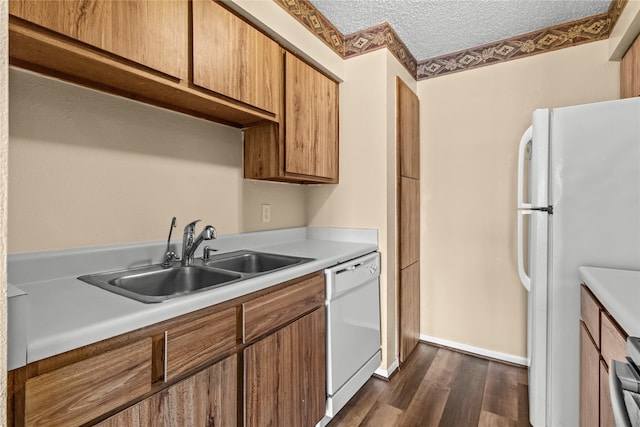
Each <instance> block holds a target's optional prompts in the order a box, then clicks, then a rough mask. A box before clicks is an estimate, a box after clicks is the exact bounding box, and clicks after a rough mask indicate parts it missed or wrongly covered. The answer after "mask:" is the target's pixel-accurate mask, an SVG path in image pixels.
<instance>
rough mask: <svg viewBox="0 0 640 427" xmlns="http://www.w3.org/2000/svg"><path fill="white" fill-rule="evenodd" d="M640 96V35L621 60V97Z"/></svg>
mask: <svg viewBox="0 0 640 427" xmlns="http://www.w3.org/2000/svg"><path fill="white" fill-rule="evenodd" d="M634 96H640V37H638V38H636V40H635V41H634V42H633V44H632V45H631V47H629V50H627V53H625V55H624V57H623V58H622V61H621V62H620V98H631V97H634Z"/></svg>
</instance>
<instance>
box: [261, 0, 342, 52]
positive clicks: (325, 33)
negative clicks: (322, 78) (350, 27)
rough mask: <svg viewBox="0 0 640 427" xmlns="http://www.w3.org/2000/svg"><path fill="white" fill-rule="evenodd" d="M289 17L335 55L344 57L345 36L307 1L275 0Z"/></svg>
mask: <svg viewBox="0 0 640 427" xmlns="http://www.w3.org/2000/svg"><path fill="white" fill-rule="evenodd" d="M273 1H274V2H276V3H277V4H278V5H279V6H280V7H281V8H283V9H284V10H286V11H287V12H288V13H289V15H291V16H293V17H294V18H296V20H297V21H298V22H300V23H301V24H302V25H304V26H305V27H307V29H308V30H309V31H311V32H312V33H313V34H315V35H316V37H318V38H319V39H320V40H322V41H323V42H324V43H325V44H326V45H327V46H329V47H330V48H331V49H333V51H334V52H335V53H337V54H338V55H340V56H342V57H344V36H343V35H342V33H341V32H340V31H338V29H337V28H336V27H335V26H334V25H333V24H332V23H331V22H330V21H329V20H328V19H327V18H326V17H325V16H324V15H323V14H322V13H320V11H319V10H318V9H316V8H315V6H314V5H312V4H311V3H309V1H307V0H273Z"/></svg>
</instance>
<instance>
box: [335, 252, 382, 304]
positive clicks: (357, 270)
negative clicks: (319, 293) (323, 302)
mask: <svg viewBox="0 0 640 427" xmlns="http://www.w3.org/2000/svg"><path fill="white" fill-rule="evenodd" d="M379 276H380V253H378V252H374V253H371V254H368V255H365V256H362V257H360V258H356V259H354V260H351V261H347V262H345V263H342V264H338V265H336V266H335V267H332V268H328V269H326V270H325V278H326V280H327V299H328V300H331V299H333V298H336V297H337V296H338V295H340V294H342V293H345V292H348V291H349V290H351V289H353V288H356V287H358V286H360V285H361V284H363V283H366V282H368V281H371V280H377V279H378V277H379Z"/></svg>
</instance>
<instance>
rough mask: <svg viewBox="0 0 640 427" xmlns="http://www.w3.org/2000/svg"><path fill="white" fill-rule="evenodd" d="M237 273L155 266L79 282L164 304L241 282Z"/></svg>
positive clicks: (100, 275)
mask: <svg viewBox="0 0 640 427" xmlns="http://www.w3.org/2000/svg"><path fill="white" fill-rule="evenodd" d="M241 278H242V276H241V275H240V274H237V273H231V272H227V271H218V270H214V269H211V268H204V267H200V266H188V267H184V266H180V267H172V268H166V269H164V268H162V267H160V266H159V265H151V266H148V267H141V268H135V269H129V270H123V271H118V272H110V273H101V274H91V275H86V276H81V277H78V279H80V280H82V281H85V282H87V283H90V284H92V285H96V286H99V287H101V288H103V289H106V290H108V291H111V292H115V293H117V294H120V295H124V296H127V297H129V298H133V299H135V300H138V301H142V302H160V301H164V300H167V299H170V298H175V297H177V296H180V295H186V294H191V293H194V292H198V291H203V290H206V289H212V288H215V287H218V286H223V285H228V284H231V283H233V282H236V281H238V280H240V279H241Z"/></svg>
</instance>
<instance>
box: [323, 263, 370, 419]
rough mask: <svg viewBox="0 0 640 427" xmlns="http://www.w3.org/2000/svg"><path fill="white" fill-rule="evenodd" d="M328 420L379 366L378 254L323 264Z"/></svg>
mask: <svg viewBox="0 0 640 427" xmlns="http://www.w3.org/2000/svg"><path fill="white" fill-rule="evenodd" d="M325 278H326V283H327V296H326V298H327V300H326V307H327V411H326V416H325V417H324V418H323V419H322V421H321V422H320V423H319V424H318V425H319V426H324V425H326V424H327V423H328V422H329V421H330V420H331V418H333V417H334V416H335V415H336V414H337V413H338V411H340V409H342V407H343V406H344V405H345V404H346V403H347V402H348V401H349V399H351V398H352V397H353V395H354V394H356V392H357V391H358V390H360V388H361V387H362V386H363V385H364V383H366V382H367V380H368V379H369V378H370V377H371V375H373V373H374V371H375V370H376V369H377V368H378V367H379V366H380V362H381V349H380V254H379V253H378V252H375V253H372V254H368V255H365V256H363V257H360V258H356V259H354V260H352V261H349V262H346V263H343V264H339V265H337V266H335V267H333V268H330V269H327V270H325Z"/></svg>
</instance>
